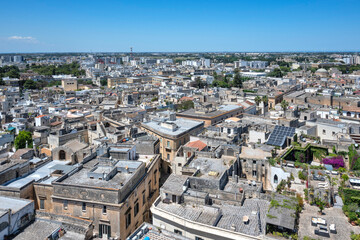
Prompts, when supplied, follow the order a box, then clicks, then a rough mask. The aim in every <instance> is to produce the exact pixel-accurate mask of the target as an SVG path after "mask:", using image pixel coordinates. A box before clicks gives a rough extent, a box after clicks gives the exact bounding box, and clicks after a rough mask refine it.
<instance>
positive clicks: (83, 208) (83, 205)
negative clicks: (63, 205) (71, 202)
mask: <svg viewBox="0 0 360 240" xmlns="http://www.w3.org/2000/svg"><path fill="white" fill-rule="evenodd" d="M82 210H83V212H85V211H86V203H84V202H83V203H82Z"/></svg>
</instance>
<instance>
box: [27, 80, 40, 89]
mask: <svg viewBox="0 0 360 240" xmlns="http://www.w3.org/2000/svg"><path fill="white" fill-rule="evenodd" d="M24 88H25V89H37V85H36V82H35V81H34V80H31V79H29V80H26V82H25V83H24Z"/></svg>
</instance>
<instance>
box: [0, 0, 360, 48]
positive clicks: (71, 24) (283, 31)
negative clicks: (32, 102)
mask: <svg viewBox="0 0 360 240" xmlns="http://www.w3.org/2000/svg"><path fill="white" fill-rule="evenodd" d="M0 4H1V5H0V6H1V8H0V22H1V24H0V52H3V53H4V52H19V53H20V52H73V51H75V52H82V51H85V52H89V51H94V52H96V51H109V52H113V51H116V52H124V51H129V47H131V46H132V47H134V51H135V52H156V51H165V52H171V51H194V52H196V51H359V49H360V17H359V16H360V0H327V1H325V0H311V1H310V0H299V1H295V0H283V1H280V0H272V1H270V0H246V1H242V0H237V1H236V0H231V1H230V0H222V1H214V0H206V1H203V0H192V1H190V0H189V1H188V0H183V1H173V0H167V1H166V0H164V1H159V0H147V1H145V0H143V1H141V0H128V1H122V0H118V1H115V0H102V1H99V0H97V1H92V0H86V1H85V0H72V1H70V0H61V1H60V0H43V1H40V0H23V1H18V0H11V1H8V0H0Z"/></svg>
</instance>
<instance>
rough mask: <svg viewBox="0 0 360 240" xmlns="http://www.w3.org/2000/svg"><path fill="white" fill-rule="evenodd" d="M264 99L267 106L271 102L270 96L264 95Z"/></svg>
mask: <svg viewBox="0 0 360 240" xmlns="http://www.w3.org/2000/svg"><path fill="white" fill-rule="evenodd" d="M262 101H263V103H264V104H265V106H266V105H268V102H269V98H268V96H267V95H265V96H263V97H262Z"/></svg>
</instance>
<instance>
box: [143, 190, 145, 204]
mask: <svg viewBox="0 0 360 240" xmlns="http://www.w3.org/2000/svg"><path fill="white" fill-rule="evenodd" d="M143 205H145V191H144V192H143Z"/></svg>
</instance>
